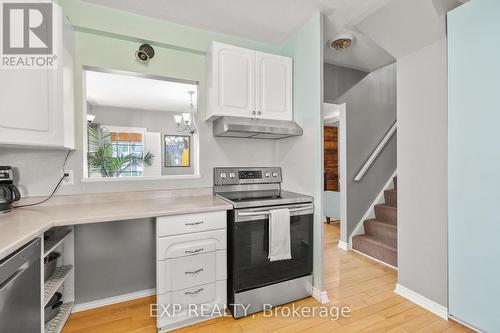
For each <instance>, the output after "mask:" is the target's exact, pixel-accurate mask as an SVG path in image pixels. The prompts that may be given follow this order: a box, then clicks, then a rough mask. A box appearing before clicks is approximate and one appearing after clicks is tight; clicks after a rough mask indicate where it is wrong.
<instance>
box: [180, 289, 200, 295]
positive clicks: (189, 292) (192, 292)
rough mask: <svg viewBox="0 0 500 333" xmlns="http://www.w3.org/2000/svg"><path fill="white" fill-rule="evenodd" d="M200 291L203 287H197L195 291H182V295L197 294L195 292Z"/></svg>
mask: <svg viewBox="0 0 500 333" xmlns="http://www.w3.org/2000/svg"><path fill="white" fill-rule="evenodd" d="M200 291H203V288H200V289H198V290H196V291H186V292H185V293H184V295H196V294H197V293H199V292H200Z"/></svg>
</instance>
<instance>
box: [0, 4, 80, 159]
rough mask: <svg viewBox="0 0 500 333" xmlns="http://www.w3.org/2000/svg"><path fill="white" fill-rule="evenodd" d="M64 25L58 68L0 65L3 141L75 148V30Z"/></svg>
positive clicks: (61, 33) (60, 41)
mask: <svg viewBox="0 0 500 333" xmlns="http://www.w3.org/2000/svg"><path fill="white" fill-rule="evenodd" d="M54 5H55V4H54ZM57 8H58V10H61V9H60V8H59V6H58V7H57ZM61 15H62V11H61ZM61 17H63V16H61ZM63 18H64V17H63ZM61 25H62V27H61V28H60V29H55V31H56V32H58V33H59V35H58V36H54V37H55V38H57V39H58V41H57V42H56V43H54V45H55V46H56V47H58V49H57V51H58V52H57V53H56V54H57V56H58V61H59V64H58V66H57V68H54V69H0V145H15V146H31V147H37V146H39V147H53V148H66V149H74V147H75V124H74V122H75V121H74V78H73V73H74V67H73V58H74V56H73V55H74V31H73V27H72V26H71V24H70V23H69V22H68V21H67V20H66V19H65V18H64V20H63V22H62V23H61Z"/></svg>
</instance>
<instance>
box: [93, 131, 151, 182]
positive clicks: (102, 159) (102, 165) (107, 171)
mask: <svg viewBox="0 0 500 333" xmlns="http://www.w3.org/2000/svg"><path fill="white" fill-rule="evenodd" d="M88 147H89V148H88V154H87V161H88V166H89V172H90V174H92V173H94V172H97V173H100V174H101V175H102V176H103V177H119V176H120V175H121V174H122V173H123V171H125V170H127V168H129V167H130V166H134V165H141V164H142V165H146V166H151V165H152V163H153V160H154V158H155V156H154V155H153V154H152V153H151V152H147V153H146V154H145V155H141V156H137V155H136V154H127V155H119V156H113V145H112V140H111V133H110V132H109V131H108V130H107V129H106V128H105V127H103V126H101V125H100V124H98V123H94V122H90V123H88Z"/></svg>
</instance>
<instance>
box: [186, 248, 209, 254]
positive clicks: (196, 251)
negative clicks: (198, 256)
mask: <svg viewBox="0 0 500 333" xmlns="http://www.w3.org/2000/svg"><path fill="white" fill-rule="evenodd" d="M203 250H204V249H203V248H200V249H197V250H186V251H184V252H185V253H198V252H201V251H203Z"/></svg>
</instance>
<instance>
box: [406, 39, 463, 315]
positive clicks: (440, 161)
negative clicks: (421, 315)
mask: <svg viewBox="0 0 500 333" xmlns="http://www.w3.org/2000/svg"><path fill="white" fill-rule="evenodd" d="M397 64H398V70H397V73H398V221H399V223H398V283H399V284H400V285H402V286H404V287H406V288H408V289H410V290H412V291H414V292H416V293H418V294H420V295H423V296H425V297H427V298H429V299H430V300H432V301H435V302H437V303H439V304H441V305H443V306H447V289H448V283H447V274H448V271H447V266H448V261H447V252H448V251H447V219H448V216H447V211H448V194H447V186H448V185H447V162H448V157H447V156H448V153H447V149H448V148H447V145H448V142H447V139H448V110H447V62H446V40H445V39H442V40H439V41H438V42H436V43H434V44H432V45H430V46H427V47H425V48H423V49H421V50H418V51H416V52H414V53H412V54H410V55H408V56H405V57H403V58H400V59H398V63H397ZM464 246H467V244H464Z"/></svg>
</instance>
